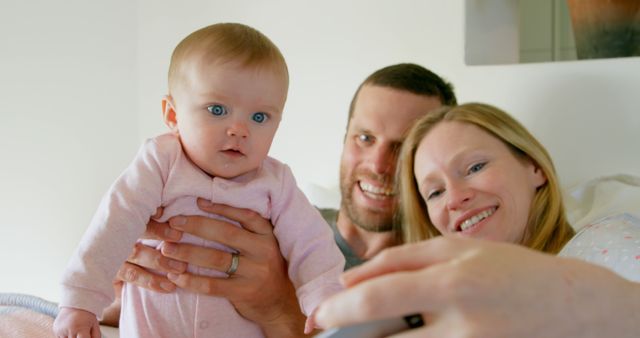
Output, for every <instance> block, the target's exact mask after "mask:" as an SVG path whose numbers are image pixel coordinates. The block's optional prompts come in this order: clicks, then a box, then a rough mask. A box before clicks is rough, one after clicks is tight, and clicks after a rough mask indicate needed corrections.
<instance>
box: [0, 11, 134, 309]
mask: <svg viewBox="0 0 640 338" xmlns="http://www.w3.org/2000/svg"><path fill="white" fill-rule="evenodd" d="M136 22H137V7H136V5H135V3H131V2H130V1H128V0H117V1H99V2H95V1H82V0H68V1H48V0H28V1H21V0H2V3H1V4H0V118H1V120H0V154H2V155H1V159H0V257H1V258H0V259H1V261H2V268H1V269H2V270H1V271H2V272H1V273H0V274H1V275H2V278H0V292H26V293H33V294H37V295H39V296H41V297H46V298H49V299H57V297H58V286H57V280H58V279H59V277H60V272H61V270H62V269H63V268H64V266H65V264H66V262H67V259H68V257H69V256H70V255H71V252H72V250H73V248H74V247H75V245H76V243H77V242H78V240H79V238H80V235H81V234H82V231H83V229H84V228H85V227H86V225H87V223H88V222H89V219H90V217H91V215H92V213H93V211H94V210H95V208H96V206H97V203H98V202H99V199H100V197H101V195H102V194H103V192H104V190H105V189H106V188H107V187H108V186H109V184H110V183H111V181H112V180H113V179H114V178H115V177H116V176H117V175H118V174H119V172H120V171H121V170H122V169H123V168H124V166H125V165H126V164H127V163H128V161H129V160H130V159H131V157H132V156H133V155H134V154H135V150H136V148H137V146H136V142H137V127H138V114H137V109H136V105H137V101H136V99H137V95H136V77H135V55H136V48H137V47H136V38H137V26H136Z"/></svg>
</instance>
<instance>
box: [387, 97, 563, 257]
mask: <svg viewBox="0 0 640 338" xmlns="http://www.w3.org/2000/svg"><path fill="white" fill-rule="evenodd" d="M443 121H457V122H462V123H467V124H471V125H475V126H477V127H479V128H481V129H482V130H484V131H486V132H488V133H489V134H491V135H492V136H494V137H496V138H497V139H498V140H500V141H502V142H503V143H504V144H506V145H507V147H508V148H509V149H510V150H511V151H512V152H513V153H514V155H515V156H517V157H519V158H526V159H530V160H531V161H533V163H534V164H535V165H536V166H537V167H538V168H540V170H542V172H543V173H544V175H545V176H546V178H547V182H546V183H545V184H544V185H543V186H541V187H540V188H538V190H537V191H536V194H535V196H534V199H533V201H532V203H531V209H530V211H529V219H528V220H527V227H526V230H525V231H526V236H525V242H524V243H519V244H523V245H525V246H527V247H529V248H532V249H536V250H540V251H544V252H549V253H557V252H558V251H560V249H562V247H563V246H564V244H565V243H566V242H567V241H569V239H571V237H573V235H574V231H573V229H572V228H571V226H570V224H569V222H568V221H567V219H566V216H565V210H564V205H563V201H562V195H561V190H560V185H559V183H558V178H557V175H556V172H555V169H554V166H553V162H552V161H551V157H550V156H549V153H548V152H547V151H546V149H545V148H544V146H543V145H542V144H541V143H540V142H538V140H537V139H536V138H535V137H534V136H533V135H532V134H531V133H530V132H529V131H528V130H527V129H526V128H525V127H524V126H523V125H522V124H520V123H519V122H518V121H517V120H515V119H514V118H513V117H511V116H510V115H509V114H507V113H506V112H504V111H502V110H500V109H498V108H496V107H493V106H490V105H487V104H482V103H467V104H463V105H459V106H454V107H449V106H445V107H442V108H440V109H438V110H436V111H433V112H430V113H428V114H426V115H425V116H424V117H422V118H421V119H420V120H418V121H416V124H415V125H413V127H412V128H411V130H410V131H409V134H408V136H407V138H406V139H405V141H404V142H403V145H402V149H401V151H400V157H399V161H398V172H397V176H398V177H397V180H396V182H398V185H399V193H400V199H399V203H400V208H399V209H400V211H401V212H400V218H401V221H400V222H398V224H400V225H399V228H398V229H397V234H398V236H399V238H400V239H401V240H402V241H403V242H405V243H411V242H418V241H421V240H425V239H428V238H432V237H435V236H439V235H440V232H439V231H438V230H437V229H436V227H435V226H434V225H433V224H432V223H431V221H430V220H429V214H428V212H427V206H426V204H425V202H424V200H423V199H422V197H421V195H420V192H419V190H418V185H417V182H416V180H415V176H414V168H413V166H414V162H415V153H416V150H417V148H418V145H419V144H420V142H421V141H422V140H423V139H424V137H425V136H426V135H427V134H428V133H429V131H431V130H432V129H433V127H435V126H436V125H437V124H439V123H440V122H443Z"/></svg>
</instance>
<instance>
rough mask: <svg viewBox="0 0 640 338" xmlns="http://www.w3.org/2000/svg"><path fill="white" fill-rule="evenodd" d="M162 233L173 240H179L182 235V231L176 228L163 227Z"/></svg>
mask: <svg viewBox="0 0 640 338" xmlns="http://www.w3.org/2000/svg"><path fill="white" fill-rule="evenodd" d="M164 235H165V236H166V237H167V238H168V239H172V240H175V241H179V240H180V238H181V237H182V233H181V232H180V231H178V230H175V229H171V228H169V229H165V230H164Z"/></svg>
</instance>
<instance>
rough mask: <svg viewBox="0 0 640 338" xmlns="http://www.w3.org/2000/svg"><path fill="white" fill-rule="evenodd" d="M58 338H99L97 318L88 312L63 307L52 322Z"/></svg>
mask: <svg viewBox="0 0 640 338" xmlns="http://www.w3.org/2000/svg"><path fill="white" fill-rule="evenodd" d="M53 332H54V334H55V335H56V337H58V338H76V337H77V338H100V337H101V335H100V326H99V325H98V318H96V315H94V314H93V313H91V312H89V311H85V310H80V309H74V308H70V307H63V308H62V309H60V313H58V316H57V317H56V320H55V322H53Z"/></svg>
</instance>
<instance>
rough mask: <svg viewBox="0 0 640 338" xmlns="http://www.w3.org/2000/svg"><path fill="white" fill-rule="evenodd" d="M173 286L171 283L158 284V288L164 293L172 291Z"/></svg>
mask: <svg viewBox="0 0 640 338" xmlns="http://www.w3.org/2000/svg"><path fill="white" fill-rule="evenodd" d="M175 286H176V285H175V284H173V283H171V282H160V287H161V288H162V290H164V291H173V290H174V289H175Z"/></svg>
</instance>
